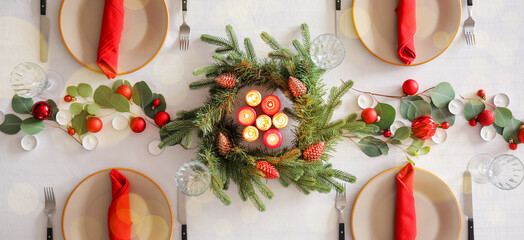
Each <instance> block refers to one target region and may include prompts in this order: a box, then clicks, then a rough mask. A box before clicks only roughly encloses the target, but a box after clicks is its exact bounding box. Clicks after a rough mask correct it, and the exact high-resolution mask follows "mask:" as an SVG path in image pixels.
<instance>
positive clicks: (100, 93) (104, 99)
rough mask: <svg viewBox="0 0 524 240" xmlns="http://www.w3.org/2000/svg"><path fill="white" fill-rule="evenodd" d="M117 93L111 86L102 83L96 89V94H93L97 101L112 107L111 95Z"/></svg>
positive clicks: (103, 105) (104, 105) (101, 104)
mask: <svg viewBox="0 0 524 240" xmlns="http://www.w3.org/2000/svg"><path fill="white" fill-rule="evenodd" d="M114 94H115V93H114V92H113V90H112V89H111V88H109V87H108V86H105V85H101V86H100V87H98V88H97V89H96V90H95V94H94V95H93V99H94V100H95V103H96V104H98V105H100V106H102V107H106V108H112V107H113V106H112V105H111V101H110V100H111V96H113V95H114Z"/></svg>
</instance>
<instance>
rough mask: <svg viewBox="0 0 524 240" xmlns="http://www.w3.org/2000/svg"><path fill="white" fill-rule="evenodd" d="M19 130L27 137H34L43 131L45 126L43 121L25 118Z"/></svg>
mask: <svg viewBox="0 0 524 240" xmlns="http://www.w3.org/2000/svg"><path fill="white" fill-rule="evenodd" d="M20 129H22V131H24V132H25V133H27V134H29V135H35V134H37V133H39V132H41V131H44V129H45V124H44V121H43V120H38V119H36V118H34V117H29V118H26V119H24V120H23V121H22V124H21V125H20Z"/></svg>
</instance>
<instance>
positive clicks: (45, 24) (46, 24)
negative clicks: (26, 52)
mask: <svg viewBox="0 0 524 240" xmlns="http://www.w3.org/2000/svg"><path fill="white" fill-rule="evenodd" d="M46 5H47V0H40V32H41V34H40V61H41V62H47V56H48V52H49V51H48V50H49V28H50V27H51V24H50V21H49V17H48V16H47V15H46Z"/></svg>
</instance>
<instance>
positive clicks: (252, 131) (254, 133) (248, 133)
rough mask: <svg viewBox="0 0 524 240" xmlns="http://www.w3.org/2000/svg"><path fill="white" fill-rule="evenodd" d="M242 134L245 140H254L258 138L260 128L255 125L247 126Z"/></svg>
mask: <svg viewBox="0 0 524 240" xmlns="http://www.w3.org/2000/svg"><path fill="white" fill-rule="evenodd" d="M242 136H243V137H244V140H246V141H248V142H254V141H256V140H257V139H258V129H257V128H256V127H253V126H247V127H246V128H244V132H243V133H242Z"/></svg>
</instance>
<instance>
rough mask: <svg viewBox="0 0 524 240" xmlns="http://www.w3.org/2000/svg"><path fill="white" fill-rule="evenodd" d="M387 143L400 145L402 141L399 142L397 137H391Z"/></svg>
mask: <svg viewBox="0 0 524 240" xmlns="http://www.w3.org/2000/svg"><path fill="white" fill-rule="evenodd" d="M389 143H391V144H394V145H400V144H402V142H401V141H400V140H398V139H391V140H390V141H389Z"/></svg>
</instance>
